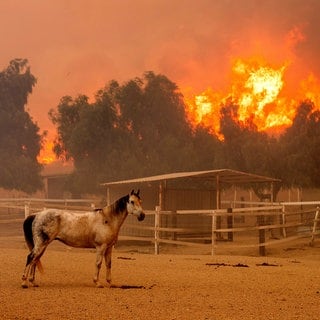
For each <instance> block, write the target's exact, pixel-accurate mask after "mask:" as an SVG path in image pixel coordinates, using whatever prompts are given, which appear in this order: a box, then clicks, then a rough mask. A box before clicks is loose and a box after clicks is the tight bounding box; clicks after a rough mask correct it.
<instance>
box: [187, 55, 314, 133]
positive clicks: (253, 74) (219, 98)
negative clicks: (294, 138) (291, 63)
mask: <svg viewBox="0 0 320 320" xmlns="http://www.w3.org/2000/svg"><path fill="white" fill-rule="evenodd" d="M287 67H288V66H287V64H286V63H284V64H283V65H282V66H278V67H274V66H271V65H269V64H268V63H266V62H265V61H262V62H261V58H260V59H250V60H248V61H245V60H242V59H236V60H235V61H234V63H233V66H232V79H231V82H232V83H231V86H230V91H229V92H227V93H221V92H215V91H213V90H212V89H211V88H208V89H206V90H204V91H203V92H202V93H200V94H192V93H191V90H190V88H189V89H188V90H183V91H184V96H185V101H186V105H187V110H186V111H187V115H188V119H189V121H190V122H191V124H192V125H193V126H197V125H199V124H201V125H203V126H204V127H206V128H207V129H208V130H209V131H210V132H212V133H215V134H217V135H218V136H219V122H220V109H221V107H222V106H223V105H226V104H228V103H232V104H234V105H236V106H238V112H237V114H238V119H237V120H238V121H240V122H241V123H244V124H245V122H246V121H248V120H251V121H252V122H253V123H254V124H255V125H256V126H257V129H258V130H259V131H271V132H277V131H279V130H281V129H283V128H285V127H288V126H290V125H291V124H292V120H293V118H294V116H295V113H296V109H297V107H298V105H299V103H300V102H301V101H302V100H305V99H309V100H311V101H313V102H314V103H315V105H316V106H318V104H317V103H318V102H319V88H320V83H319V81H318V79H317V78H316V77H315V76H314V75H313V74H310V75H309V77H308V78H307V79H305V80H302V79H301V83H300V88H301V89H300V90H301V92H297V94H296V97H288V96H285V95H284V94H282V92H283V89H284V87H285V85H286V84H285V81H284V76H285V72H286V69H287Z"/></svg>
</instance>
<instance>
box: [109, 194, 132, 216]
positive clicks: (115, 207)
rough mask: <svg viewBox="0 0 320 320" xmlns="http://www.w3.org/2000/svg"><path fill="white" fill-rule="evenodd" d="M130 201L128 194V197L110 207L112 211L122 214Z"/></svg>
mask: <svg viewBox="0 0 320 320" xmlns="http://www.w3.org/2000/svg"><path fill="white" fill-rule="evenodd" d="M128 201H129V195H128V194H127V195H126V196H124V197H122V198H120V199H118V200H117V201H115V202H114V203H113V204H111V205H110V206H109V207H110V209H111V211H115V212H116V213H120V212H122V211H124V210H125V209H126V208H127V203H128Z"/></svg>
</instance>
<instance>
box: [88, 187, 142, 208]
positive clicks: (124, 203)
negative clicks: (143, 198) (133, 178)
mask: <svg viewBox="0 0 320 320" xmlns="http://www.w3.org/2000/svg"><path fill="white" fill-rule="evenodd" d="M131 194H134V195H135V196H136V197H138V198H139V199H140V196H139V190H138V192H137V193H135V192H134V191H133V190H132V191H131ZM129 197H130V196H129V194H127V195H126V196H123V197H122V198H120V199H118V200H116V201H115V202H114V203H112V204H110V205H109V206H106V207H104V208H97V209H94V211H103V212H115V213H120V212H122V211H124V210H125V209H126V208H127V203H128V201H129Z"/></svg>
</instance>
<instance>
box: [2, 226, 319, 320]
mask: <svg viewBox="0 0 320 320" xmlns="http://www.w3.org/2000/svg"><path fill="white" fill-rule="evenodd" d="M16 228H17V224H15V225H13V224H11V223H6V222H2V223H0V259H1V273H0V315H1V319H73V320H74V319H179V320H180V319H193V320H194V319H219V320H223V319H319V318H320V315H319V311H320V272H319V265H320V239H318V240H317V241H316V243H315V246H314V247H312V248H311V247H309V246H308V245H307V241H306V240H301V241H300V242H299V243H296V244H295V245H294V246H291V249H290V250H282V251H281V250H280V251H279V252H276V253H275V256H268V257H248V256H236V255H219V256H213V257H212V256H210V255H197V254H192V255H190V254H172V253H170V250H169V249H167V250H165V252H166V253H165V254H160V255H158V256H155V255H152V254H145V253H143V252H144V250H143V249H142V250H139V248H136V247H130V248H129V247H122V246H120V247H119V248H116V249H115V251H114V254H113V266H112V268H113V269H112V274H113V287H112V288H103V289H98V288H95V287H94V284H93V282H92V276H93V272H94V261H95V253H94V251H93V250H86V249H70V248H68V247H66V246H64V245H62V244H60V243H58V242H57V243H53V244H52V245H51V246H49V248H48V250H47V252H46V253H45V255H44V256H43V258H42V262H43V266H44V268H45V273H44V274H39V273H38V283H39V285H40V287H38V288H28V289H22V288H21V286H20V285H21V275H22V272H23V269H24V265H25V261H26V255H27V253H28V251H27V249H26V247H25V245H24V241H23V237H22V234H21V232H20V231H19V230H20V229H19V230H18V229H16ZM176 251H177V248H176V249H175V253H176ZM180 252H184V251H180ZM184 253H187V251H186V252H184ZM104 274H105V269H104V268H103V269H102V276H104Z"/></svg>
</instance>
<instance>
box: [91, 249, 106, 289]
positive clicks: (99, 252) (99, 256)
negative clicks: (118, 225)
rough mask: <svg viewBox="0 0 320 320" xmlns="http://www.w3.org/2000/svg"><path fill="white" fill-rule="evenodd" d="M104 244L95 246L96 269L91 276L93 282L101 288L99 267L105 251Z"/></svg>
mask: <svg viewBox="0 0 320 320" xmlns="http://www.w3.org/2000/svg"><path fill="white" fill-rule="evenodd" d="M106 249H107V248H106V245H101V246H97V247H96V251H97V257H96V271H95V274H94V277H93V282H94V283H95V284H96V287H97V288H103V285H102V284H101V283H100V281H99V274H100V269H101V264H102V260H103V257H104V255H105V252H106Z"/></svg>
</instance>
